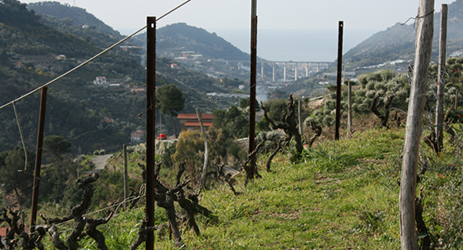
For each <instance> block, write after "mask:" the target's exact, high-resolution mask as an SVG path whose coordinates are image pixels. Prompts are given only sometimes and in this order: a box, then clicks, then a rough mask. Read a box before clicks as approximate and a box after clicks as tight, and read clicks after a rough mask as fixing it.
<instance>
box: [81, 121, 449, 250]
mask: <svg viewBox="0 0 463 250" xmlns="http://www.w3.org/2000/svg"><path fill="white" fill-rule="evenodd" d="M403 137H404V131H403V130H394V129H390V130H383V129H378V130H376V129H374V130H370V131H366V132H364V133H361V134H356V135H355V136H354V137H353V138H351V139H343V140H340V141H335V142H325V143H322V144H320V145H318V146H316V147H314V148H312V149H306V150H304V153H303V158H302V160H301V162H300V163H299V164H290V163H289V162H290V161H289V157H290V156H289V154H280V155H278V156H277V157H275V158H274V161H273V164H272V172H270V173H268V172H266V171H265V160H266V159H265V157H264V158H261V159H259V160H258V166H259V172H260V174H261V175H262V179H256V180H254V181H252V182H250V183H249V184H248V185H247V187H244V185H243V183H244V176H240V177H238V183H237V185H236V189H237V191H238V192H240V194H239V195H237V196H235V195H233V193H232V192H231V191H230V190H229V188H228V186H226V185H223V184H215V185H214V187H212V188H210V189H209V190H207V191H203V192H202V194H201V196H200V204H202V205H203V206H205V207H207V208H209V209H210V210H212V211H213V212H214V213H215V214H217V215H218V221H217V222H210V221H207V220H206V219H205V218H202V217H201V216H198V217H197V218H198V224H199V227H200V230H201V236H196V235H194V233H193V232H191V231H186V230H184V229H183V231H182V238H183V241H184V243H185V244H186V245H187V246H188V249H399V248H400V233H399V219H398V218H399V210H398V207H399V206H398V199H399V186H398V185H397V179H398V178H399V177H400V168H401V160H400V154H401V150H402V147H403ZM421 148H422V150H426V148H425V146H423V145H422V147H421ZM444 153H445V155H451V154H452V150H451V149H449V150H448V152H444ZM444 174H446V173H444ZM423 182H424V184H423V185H426V187H427V188H430V190H431V191H429V197H426V198H425V199H424V205H425V220H426V222H427V223H428V225H429V227H430V230H431V233H433V234H438V232H439V231H440V230H441V228H442V227H441V226H440V225H439V221H438V220H437V219H436V218H437V217H439V216H438V214H439V211H438V210H439V208H442V206H440V205H439V204H441V203H442V202H443V201H442V199H443V198H442V196H439V195H438V192H441V191H442V189H440V187H441V186H445V183H446V182H445V180H444V178H442V177H439V176H438V175H437V173H436V172H432V171H431V172H429V173H427V174H426V176H425V177H424V178H423ZM432 190H433V191H432ZM142 217H143V207H141V208H138V209H136V210H132V211H128V212H121V213H120V215H119V216H117V217H116V218H114V219H112V220H111V221H110V223H108V224H107V225H104V226H102V227H101V230H102V231H103V232H104V234H105V235H106V241H107V244H108V247H109V248H110V249H128V247H129V246H130V244H131V243H132V242H133V241H134V240H135V238H136V236H137V234H138V225H139V223H140V221H141V218H142ZM156 220H157V222H156V224H160V223H163V222H165V221H166V216H165V214H164V211H163V209H162V208H158V207H156ZM92 242H93V241H92V240H87V241H86V243H85V244H87V245H86V247H87V248H88V249H95V247H94V246H93V245H92ZM143 247H144V245H143ZM139 249H142V248H141V247H140V248H139ZM156 249H176V247H175V245H174V244H173V242H172V241H171V240H169V239H168V237H166V236H159V237H157V239H156Z"/></svg>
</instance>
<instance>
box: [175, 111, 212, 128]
mask: <svg viewBox="0 0 463 250" xmlns="http://www.w3.org/2000/svg"><path fill="white" fill-rule="evenodd" d="M213 118H214V116H213V115H212V114H201V120H202V121H203V126H204V129H205V130H206V131H207V130H208V129H209V128H210V127H212V119H213ZM177 119H178V121H179V123H180V131H184V130H193V131H195V130H199V129H200V124H199V121H198V116H197V115H196V114H178V115H177Z"/></svg>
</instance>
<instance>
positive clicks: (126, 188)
mask: <svg viewBox="0 0 463 250" xmlns="http://www.w3.org/2000/svg"><path fill="white" fill-rule="evenodd" d="M122 149H123V153H124V211H125V210H126V209H127V195H128V194H129V191H128V187H127V185H128V184H127V182H128V173H127V145H125V144H124V146H123V148H122Z"/></svg>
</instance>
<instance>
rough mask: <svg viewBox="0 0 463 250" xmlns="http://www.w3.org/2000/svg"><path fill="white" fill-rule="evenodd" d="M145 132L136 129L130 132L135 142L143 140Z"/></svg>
mask: <svg viewBox="0 0 463 250" xmlns="http://www.w3.org/2000/svg"><path fill="white" fill-rule="evenodd" d="M144 134H145V133H143V131H142V130H137V131H134V132H132V133H130V141H131V142H134V143H138V142H142V141H143V136H144Z"/></svg>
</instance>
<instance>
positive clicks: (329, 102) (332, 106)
mask: <svg viewBox="0 0 463 250" xmlns="http://www.w3.org/2000/svg"><path fill="white" fill-rule="evenodd" d="M335 108H336V101H334V100H327V101H326V102H325V109H329V110H332V109H335Z"/></svg>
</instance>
